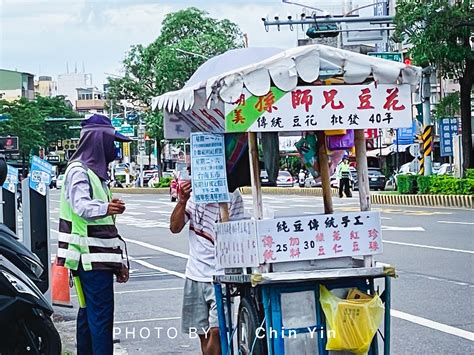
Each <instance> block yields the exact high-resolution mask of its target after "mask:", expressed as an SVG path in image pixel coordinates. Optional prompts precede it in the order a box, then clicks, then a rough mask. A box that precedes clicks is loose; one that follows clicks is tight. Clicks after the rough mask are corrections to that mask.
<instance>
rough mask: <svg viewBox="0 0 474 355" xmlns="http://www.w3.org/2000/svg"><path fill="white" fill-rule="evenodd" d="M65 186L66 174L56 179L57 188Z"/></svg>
mask: <svg viewBox="0 0 474 355" xmlns="http://www.w3.org/2000/svg"><path fill="white" fill-rule="evenodd" d="M63 184H64V174H61V175H59V176H58V178H57V179H56V188H57V189H60V188H61V187H62V186H63Z"/></svg>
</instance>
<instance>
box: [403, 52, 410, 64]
mask: <svg viewBox="0 0 474 355" xmlns="http://www.w3.org/2000/svg"><path fill="white" fill-rule="evenodd" d="M403 63H404V64H406V65H411V58H410V56H409V55H408V54H406V53H404V54H403Z"/></svg>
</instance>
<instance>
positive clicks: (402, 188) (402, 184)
mask: <svg viewBox="0 0 474 355" xmlns="http://www.w3.org/2000/svg"><path fill="white" fill-rule="evenodd" d="M397 190H398V192H399V193H401V194H414V193H416V175H400V176H398V177H397Z"/></svg>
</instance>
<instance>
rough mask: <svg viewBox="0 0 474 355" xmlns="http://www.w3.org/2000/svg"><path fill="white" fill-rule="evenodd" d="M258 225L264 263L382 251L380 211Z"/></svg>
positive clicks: (267, 221)
mask: <svg viewBox="0 0 474 355" xmlns="http://www.w3.org/2000/svg"><path fill="white" fill-rule="evenodd" d="M257 228H258V237H257V246H258V254H259V262H260V263H277V262H283V261H297V260H314V259H329V258H338V257H342V256H358V255H374V254H381V253H382V234H381V227H380V215H379V213H378V212H353V213H339V214H331V215H313V216H297V217H281V218H275V219H268V220H261V221H258V227H257Z"/></svg>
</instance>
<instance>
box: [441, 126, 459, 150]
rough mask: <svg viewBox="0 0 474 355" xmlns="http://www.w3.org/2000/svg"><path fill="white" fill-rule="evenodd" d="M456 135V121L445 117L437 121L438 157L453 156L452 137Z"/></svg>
mask: <svg viewBox="0 0 474 355" xmlns="http://www.w3.org/2000/svg"><path fill="white" fill-rule="evenodd" d="M457 133H458V119H457V118H454V117H445V118H441V119H440V120H439V141H440V148H441V149H440V155H441V156H442V157H449V156H453V136H454V135H455V134H457Z"/></svg>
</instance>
